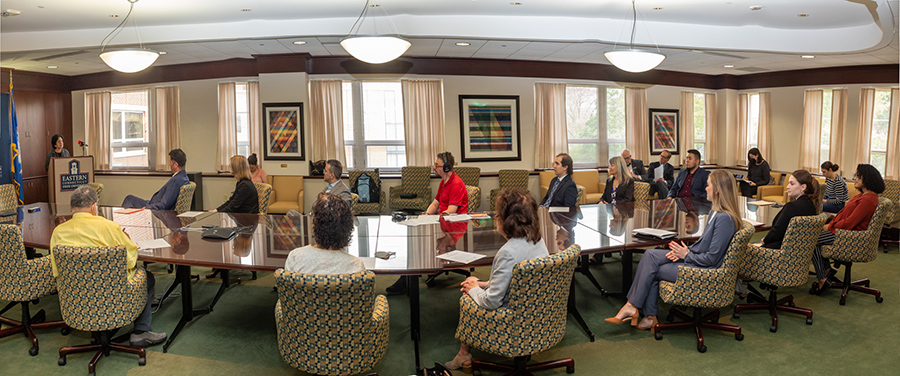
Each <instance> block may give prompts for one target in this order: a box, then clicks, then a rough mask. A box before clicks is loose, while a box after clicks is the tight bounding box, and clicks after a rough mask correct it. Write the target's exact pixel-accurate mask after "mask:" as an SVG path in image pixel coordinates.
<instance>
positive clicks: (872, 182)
mask: <svg viewBox="0 0 900 376" xmlns="http://www.w3.org/2000/svg"><path fill="white" fill-rule="evenodd" d="M856 176H857V177H858V178H860V179H862V183H863V187H866V190H869V191H872V192H875V193H881V192H884V178H882V177H881V173H880V172H878V169H876V168H875V166H872V165H870V164H864V163H863V164H859V165H857V166H856Z"/></svg>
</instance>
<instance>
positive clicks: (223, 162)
mask: <svg viewBox="0 0 900 376" xmlns="http://www.w3.org/2000/svg"><path fill="white" fill-rule="evenodd" d="M234 84H235V83H234V82H219V136H218V139H217V140H218V147H217V148H216V169H218V170H220V171H231V157H232V156H233V155H235V154H236V153H237V134H235V129H236V127H237V119H235V116H236V109H235V93H234V91H235V90H234Z"/></svg>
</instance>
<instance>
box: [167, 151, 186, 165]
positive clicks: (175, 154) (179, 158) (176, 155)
mask: <svg viewBox="0 0 900 376" xmlns="http://www.w3.org/2000/svg"><path fill="white" fill-rule="evenodd" d="M169 158H171V159H172V160H173V161H175V163H176V164H178V168H184V165H186V164H187V155H185V154H184V151H183V150H181V149H172V151H170V152H169Z"/></svg>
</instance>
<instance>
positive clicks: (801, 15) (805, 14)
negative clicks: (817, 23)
mask: <svg viewBox="0 0 900 376" xmlns="http://www.w3.org/2000/svg"><path fill="white" fill-rule="evenodd" d="M797 17H809V13H800V14H798V15H797Z"/></svg>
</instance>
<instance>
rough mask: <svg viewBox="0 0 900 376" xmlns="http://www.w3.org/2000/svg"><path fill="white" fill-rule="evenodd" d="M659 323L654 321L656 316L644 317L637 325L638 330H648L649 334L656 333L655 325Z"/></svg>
mask: <svg viewBox="0 0 900 376" xmlns="http://www.w3.org/2000/svg"><path fill="white" fill-rule="evenodd" d="M658 322H659V321H657V320H656V316H644V319H643V320H641V322H640V323H638V325H637V328H638V330H647V329H650V333H656V323H658Z"/></svg>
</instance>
